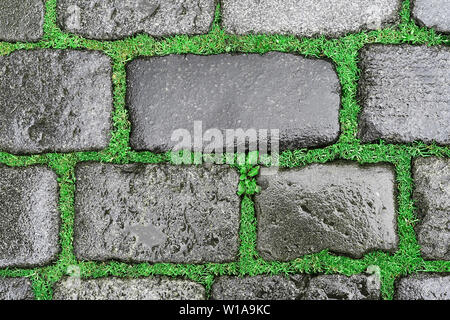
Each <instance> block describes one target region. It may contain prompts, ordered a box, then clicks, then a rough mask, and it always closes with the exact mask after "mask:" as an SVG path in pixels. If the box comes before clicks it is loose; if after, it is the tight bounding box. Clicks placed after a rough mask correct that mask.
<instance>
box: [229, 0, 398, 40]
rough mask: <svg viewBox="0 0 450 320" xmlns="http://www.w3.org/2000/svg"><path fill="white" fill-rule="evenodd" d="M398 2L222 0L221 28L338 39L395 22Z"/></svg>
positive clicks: (239, 32) (243, 32)
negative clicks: (323, 36) (348, 34)
mask: <svg viewBox="0 0 450 320" xmlns="http://www.w3.org/2000/svg"><path fill="white" fill-rule="evenodd" d="M401 2H402V1H401V0H333V1H329V0H301V1H299V0H222V2H221V3H222V16H223V26H224V28H225V30H226V32H228V33H233V34H252V33H264V34H267V33H269V34H294V35H298V36H302V37H311V36H318V35H325V36H330V37H339V36H343V35H345V34H347V33H351V32H359V31H362V30H378V29H381V28H384V27H387V26H390V25H393V24H395V23H397V22H398V21H399V15H398V14H399V11H400V8H401Z"/></svg>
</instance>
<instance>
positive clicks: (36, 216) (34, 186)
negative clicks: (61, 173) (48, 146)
mask: <svg viewBox="0 0 450 320" xmlns="http://www.w3.org/2000/svg"><path fill="white" fill-rule="evenodd" d="M59 221H60V220H59V212H58V184H57V181H56V174H55V173H54V172H53V171H51V170H50V169H47V168H46V167H41V166H33V167H28V168H10V167H5V166H0V268H5V267H34V266H41V265H45V264H48V263H50V262H52V261H53V260H54V259H55V258H56V256H57V254H58V252H59V244H58V233H59Z"/></svg>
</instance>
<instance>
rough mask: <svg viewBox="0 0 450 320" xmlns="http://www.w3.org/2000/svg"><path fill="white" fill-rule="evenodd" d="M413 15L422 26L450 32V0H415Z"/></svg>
mask: <svg viewBox="0 0 450 320" xmlns="http://www.w3.org/2000/svg"><path fill="white" fill-rule="evenodd" d="M412 16H413V17H414V18H415V19H416V20H417V22H418V23H419V24H420V25H422V26H426V27H429V28H434V29H436V30H437V31H440V32H445V33H449V32H450V1H449V0H413V10H412Z"/></svg>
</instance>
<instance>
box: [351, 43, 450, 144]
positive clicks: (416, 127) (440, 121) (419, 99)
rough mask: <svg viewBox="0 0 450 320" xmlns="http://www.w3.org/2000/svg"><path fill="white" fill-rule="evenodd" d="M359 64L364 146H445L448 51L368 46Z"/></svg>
mask: <svg viewBox="0 0 450 320" xmlns="http://www.w3.org/2000/svg"><path fill="white" fill-rule="evenodd" d="M360 60H361V78H360V100H361V101H362V103H361V104H362V113H361V115H360V124H359V126H360V132H359V135H360V138H361V140H362V141H363V142H378V140H379V139H383V140H385V141H386V142H388V143H411V142H413V141H415V140H420V141H423V142H425V143H432V142H436V143H438V144H443V145H446V144H450V48H447V47H427V46H411V45H370V46H367V47H365V48H364V49H363V50H362V52H361V56H360Z"/></svg>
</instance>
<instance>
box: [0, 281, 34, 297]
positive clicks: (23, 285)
mask: <svg viewBox="0 0 450 320" xmlns="http://www.w3.org/2000/svg"><path fill="white" fill-rule="evenodd" d="M33 299H34V293H33V290H32V289H31V281H30V280H29V279H27V278H0V300H33Z"/></svg>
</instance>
